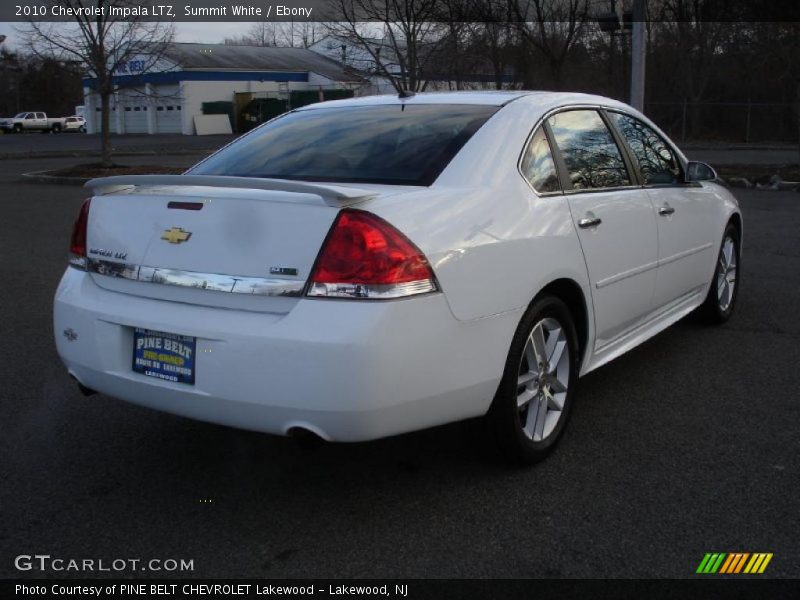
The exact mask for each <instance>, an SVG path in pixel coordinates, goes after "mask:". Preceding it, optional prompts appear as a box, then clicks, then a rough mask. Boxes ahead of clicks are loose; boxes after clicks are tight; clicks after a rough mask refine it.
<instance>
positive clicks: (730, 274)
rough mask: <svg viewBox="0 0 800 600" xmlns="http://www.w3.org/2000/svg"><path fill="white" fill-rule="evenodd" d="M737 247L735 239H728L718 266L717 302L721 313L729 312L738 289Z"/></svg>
mask: <svg viewBox="0 0 800 600" xmlns="http://www.w3.org/2000/svg"><path fill="white" fill-rule="evenodd" d="M736 267H737V263H736V246H735V242H734V241H733V238H731V237H726V238H725V241H724V242H723V243H722V249H721V250H720V252H719V264H718V265H717V302H719V308H720V310H721V311H723V312H724V311H726V310H728V307H729V306H730V305H731V302H732V301H733V292H734V290H735V288H736Z"/></svg>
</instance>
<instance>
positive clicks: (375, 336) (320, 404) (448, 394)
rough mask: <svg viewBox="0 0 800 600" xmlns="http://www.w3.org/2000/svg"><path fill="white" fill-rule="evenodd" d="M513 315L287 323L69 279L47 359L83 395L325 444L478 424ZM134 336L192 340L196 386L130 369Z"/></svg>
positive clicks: (406, 311)
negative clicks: (60, 365) (144, 333)
mask: <svg viewBox="0 0 800 600" xmlns="http://www.w3.org/2000/svg"><path fill="white" fill-rule="evenodd" d="M142 285H143V286H144V285H151V284H146V283H143V284H142ZM209 293H220V292H209ZM519 317H520V315H519V314H516V313H506V314H504V315H498V316H496V317H490V318H485V319H479V320H476V321H471V322H461V321H457V320H456V319H455V318H454V317H453V316H452V313H451V312H450V310H449V308H448V305H447V303H446V301H445V298H444V297H443V295H442V294H430V295H427V296H419V297H416V298H410V299H406V300H398V301H383V302H368V301H348V300H314V299H303V300H300V301H299V302H297V304H296V305H295V306H294V307H293V308H292V310H291V311H290V312H288V313H286V314H274V313H260V312H252V311H242V310H231V309H220V308H211V307H205V306H195V305H189V304H182V303H177V302H168V301H163V300H154V299H150V298H145V297H139V296H133V295H130V294H122V293H119V292H113V291H109V290H106V289H103V288H101V287H99V286H98V285H97V284H96V283H95V282H94V281H93V280H92V278H91V276H89V275H88V274H86V273H85V272H82V271H79V270H77V269H72V268H68V269H67V271H66V273H65V274H64V277H63V278H62V280H61V283H60V285H59V287H58V291H57V292H56V297H55V305H54V327H55V339H56V346H57V349H58V353H59V355H60V357H61V359H62V360H63V362H64V364H65V365H66V366H67V368H68V370H69V372H70V373H71V374H72V375H74V376H75V377H76V378H77V379H78V381H79V382H80V383H82V384H83V385H85V386H86V387H89V388H92V389H95V390H97V391H99V392H103V393H105V394H108V395H110V396H114V397H116V398H120V399H122V400H127V401H129V402H133V403H136V404H140V405H143V406H148V407H151V408H155V409H159V410H163V411H166V412H170V413H174V414H178V415H183V416H187V417H191V418H195V419H199V420H203V421H209V422H214V423H220V424H223V425H230V426H233V427H239V428H243V429H251V430H256V431H264V432H269V433H275V434H282V435H285V434H287V433H288V432H289V431H290V430H291V429H293V428H295V427H299V428H304V429H307V430H310V431H313V432H314V433H316V434H318V435H320V436H321V437H323V438H324V439H328V440H333V441H360V440H368V439H375V438H379V437H384V436H388V435H393V434H398V433H403V432H406V431H412V430H416V429H422V428H425V427H430V426H434V425H438V424H442V423H446V422H450V421H456V420H459V419H464V418H468V417H473V416H477V415H481V414H483V413H485V412H486V410H487V409H488V407H489V405H490V403H491V400H492V397H493V395H494V392H495V390H496V389H497V385H498V383H499V380H500V377H501V375H502V371H503V366H504V364H505V359H506V353H507V349H508V344H509V342H510V340H511V336H512V335H513V331H514V328H515V327H516V325H517V321H518V319H519ZM135 327H141V328H146V329H152V330H156V331H164V332H170V333H176V334H182V335H189V336H194V337H196V338H197V355H196V360H195V368H196V376H195V384H194V385H191V386H190V385H186V384H181V383H172V382H169V381H163V380H159V379H155V378H152V377H148V376H145V375H142V374H139V373H136V372H134V371H133V370H132V352H133V329H134V328H135ZM65 332H67V333H65Z"/></svg>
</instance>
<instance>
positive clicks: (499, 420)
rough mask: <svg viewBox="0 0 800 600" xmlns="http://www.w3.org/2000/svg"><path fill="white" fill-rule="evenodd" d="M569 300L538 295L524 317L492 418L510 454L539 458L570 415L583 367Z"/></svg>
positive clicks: (495, 431)
mask: <svg viewBox="0 0 800 600" xmlns="http://www.w3.org/2000/svg"><path fill="white" fill-rule="evenodd" d="M578 357H579V346H578V335H577V333H576V331H575V325H574V323H573V320H572V315H571V314H570V311H569V309H568V308H567V306H566V304H564V303H563V302H562V301H561V300H560V299H558V298H556V297H555V296H549V295H548V296H542V297H541V298H539V299H537V300H536V301H535V302H534V303H533V304H532V305H531V306H530V308H529V309H528V310H527V312H526V313H525V315H524V316H523V317H522V320H521V321H520V324H519V326H518V327H517V331H516V333H515V334H514V338H513V340H512V342H511V348H510V349H509V353H508V359H507V360H506V366H505V370H504V372H503V378H502V379H501V381H500V385H499V387H498V389H497V393H496V395H495V398H494V401H493V402H492V407H491V409H490V410H489V414H488V415H487V420H488V424H489V427H490V429H491V431H492V433H493V434H494V436H495V439H496V441H497V444H498V445H499V447H500V449H501V450H502V451H503V453H504V455H505V456H506V457H507V458H509V459H510V460H512V461H514V462H517V463H524V464H533V463H536V462H538V461H540V460H542V459H543V458H544V457H545V456H547V455H548V454H549V453H550V452H551V451H552V449H553V448H554V447H555V444H556V442H557V441H558V439H559V437H560V436H561V433H562V431H563V430H564V426H565V424H566V422H567V419H568V418H569V411H570V407H571V405H572V396H573V392H574V388H575V382H576V380H577V375H578V367H579V360H578Z"/></svg>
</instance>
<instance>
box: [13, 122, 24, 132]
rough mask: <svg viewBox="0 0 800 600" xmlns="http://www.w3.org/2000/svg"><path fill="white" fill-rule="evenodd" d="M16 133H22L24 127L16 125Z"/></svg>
mask: <svg viewBox="0 0 800 600" xmlns="http://www.w3.org/2000/svg"><path fill="white" fill-rule="evenodd" d="M14 133H22V125H20V124H19V123H16V124H15V125H14Z"/></svg>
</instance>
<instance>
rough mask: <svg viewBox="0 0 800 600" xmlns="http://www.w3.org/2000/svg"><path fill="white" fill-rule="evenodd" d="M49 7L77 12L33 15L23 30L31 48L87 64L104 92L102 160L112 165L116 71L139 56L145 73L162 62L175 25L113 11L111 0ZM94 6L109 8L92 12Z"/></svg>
mask: <svg viewBox="0 0 800 600" xmlns="http://www.w3.org/2000/svg"><path fill="white" fill-rule="evenodd" d="M43 3H45V4H47V5H49V6H58V7H62V8H65V9H70V10H71V11H72V14H75V15H76V16H75V17H74V18H73V20H72V21H71V22H69V23H43V22H37V21H33V20H30V21H28V22H27V24H26V25H24V26H22V27H20V28H19V29H18V32H19V33H21V34H22V35H23V36H24V37H25V39H26V44H27V46H28V48H29V49H30V51H31V52H33V53H34V54H36V55H39V56H52V57H57V58H61V59H66V58H70V57H71V58H72V59H74V60H78V61H80V62H81V63H83V64H84V65H85V67H86V69H87V71H88V74H89V75H90V77H91V81H92V82H91V84H90V87H91V89H92V90H93V91H94V92H95V93H97V95H98V96H100V107H101V113H100V114H101V127H100V132H101V135H100V139H101V146H102V163H103V166H104V167H110V166H111V165H112V161H111V138H110V135H109V133H110V131H109V116H110V106H111V96H112V95H113V94H114V92H115V91H116V90H117V85H116V84H115V81H114V75H115V73H116V72H117V71H118V70H119V69H120V67H121V66H122V65H123V64H126V63H128V62H129V61H130V60H132V59H134V58H136V59H137V60H140V61H141V64H140V65H139V68H140V70H141V71H142V72H146V71H148V70H150V69H152V68H153V67H154V66H155V65H156V64H157V63H159V62H160V61H161V59H162V58H163V56H164V52H165V51H166V50H167V47H168V45H169V43H170V42H171V41H172V39H173V36H174V29H173V27H172V26H171V25H168V24H164V23H162V22H149V21H144V20H140V19H138V18H136V17H128V18H126V19H125V20H121V19H118V18H117V17H114V16H111V15H110V10H109V8H110V7H111V5H112V2H111V0H95V1H93V2H92V1H85V0H43ZM137 5H138V3H137V2H136V1H135V0H114V2H113V6H114V7H115V8H125V7H134V6H137ZM92 6H95V7H97V8H98V9H104V10H103V11H102V12H101V13H100V14H97V15H96V16H91V13H90V12H89V10H88V9H89V8H91V7H92Z"/></svg>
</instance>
